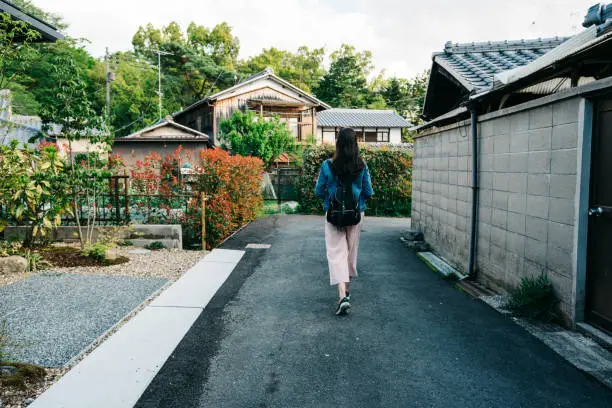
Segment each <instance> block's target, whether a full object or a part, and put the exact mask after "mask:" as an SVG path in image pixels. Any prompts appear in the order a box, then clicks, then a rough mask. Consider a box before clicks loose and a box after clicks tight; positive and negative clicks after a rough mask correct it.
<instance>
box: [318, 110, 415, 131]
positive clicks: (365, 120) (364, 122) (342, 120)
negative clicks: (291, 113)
mask: <svg viewBox="0 0 612 408" xmlns="http://www.w3.org/2000/svg"><path fill="white" fill-rule="evenodd" d="M317 122H318V125H319V126H322V127H389V128H391V127H400V128H403V127H410V126H411V124H410V122H408V121H407V120H406V119H404V118H402V117H401V116H400V115H398V114H397V113H396V112H395V111H394V110H374V109H327V110H324V111H321V112H319V113H317Z"/></svg>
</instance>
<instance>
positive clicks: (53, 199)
mask: <svg viewBox="0 0 612 408" xmlns="http://www.w3.org/2000/svg"><path fill="white" fill-rule="evenodd" d="M64 176H65V175H64V163H63V162H62V160H61V158H60V157H59V155H58V152H57V150H56V149H55V147H53V146H46V147H41V148H40V149H39V150H34V149H31V148H27V147H23V148H19V146H18V142H17V141H16V140H13V141H12V142H11V144H10V145H9V146H0V204H1V205H2V206H3V210H4V211H3V213H4V216H5V218H0V231H1V230H2V229H3V228H4V227H5V226H6V225H7V224H8V221H9V220H8V218H12V219H13V220H15V221H17V222H22V223H25V224H26V225H29V226H31V227H32V228H31V229H29V231H28V234H27V236H26V244H30V243H31V242H32V241H33V240H34V239H36V238H37V237H38V236H42V237H45V236H46V235H47V233H48V232H49V231H50V230H51V229H53V228H55V227H57V226H58V225H59V224H60V223H61V217H62V215H63V214H64V213H66V212H70V202H69V199H68V196H67V195H66V192H65V185H66V184H65V177H64Z"/></svg>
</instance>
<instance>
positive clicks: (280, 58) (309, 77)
mask: <svg viewBox="0 0 612 408" xmlns="http://www.w3.org/2000/svg"><path fill="white" fill-rule="evenodd" d="M324 56H325V50H324V49H323V48H314V49H310V48H308V47H306V46H302V47H299V48H298V50H297V52H296V53H292V52H290V51H286V50H279V49H278V48H275V47H271V48H268V49H264V50H263V51H262V52H261V54H259V55H256V56H254V57H251V58H249V59H248V60H246V61H244V62H242V64H241V66H240V72H241V74H242V75H243V76H248V75H253V74H255V73H257V72H259V71H261V70H263V69H265V68H267V67H270V68H272V69H273V70H274V72H275V73H276V74H277V75H278V76H280V77H281V78H283V79H285V80H287V81H289V82H291V83H292V84H293V85H295V86H297V87H299V88H301V89H303V90H304V91H306V92H312V90H313V89H314V88H315V87H316V86H317V85H318V83H319V81H320V80H321V78H322V77H323V74H324V73H325V68H324V67H323V58H324Z"/></svg>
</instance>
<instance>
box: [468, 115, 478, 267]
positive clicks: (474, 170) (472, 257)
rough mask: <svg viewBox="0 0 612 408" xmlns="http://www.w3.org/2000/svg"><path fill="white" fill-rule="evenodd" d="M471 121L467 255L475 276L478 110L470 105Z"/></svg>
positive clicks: (469, 265)
mask: <svg viewBox="0 0 612 408" xmlns="http://www.w3.org/2000/svg"><path fill="white" fill-rule="evenodd" d="M470 113H471V121H472V219H471V228H470V249H469V251H470V252H469V256H468V276H469V277H475V276H476V273H475V272H476V271H475V270H474V265H475V263H476V262H475V256H476V237H477V235H476V234H477V232H476V229H477V222H476V217H477V216H478V112H477V109H476V106H474V105H471V106H470Z"/></svg>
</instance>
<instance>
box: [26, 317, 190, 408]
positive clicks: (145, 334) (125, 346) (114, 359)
mask: <svg viewBox="0 0 612 408" xmlns="http://www.w3.org/2000/svg"><path fill="white" fill-rule="evenodd" d="M201 312H202V309H199V308H198V309H186V308H165V307H164V308H160V307H146V308H144V309H143V310H142V311H141V312H140V313H138V314H137V315H136V316H135V317H134V318H133V319H132V320H130V321H129V322H128V323H126V324H125V325H124V326H123V327H121V329H120V330H119V331H118V332H117V333H115V334H114V335H113V336H111V337H110V338H109V339H108V340H106V341H105V342H104V343H102V344H101V345H100V346H99V347H98V348H97V349H95V350H94V351H93V352H92V353H91V354H90V355H88V356H87V357H86V358H85V359H84V360H83V361H81V362H80V363H79V364H77V365H76V366H75V367H74V368H73V369H72V370H70V371H69V372H68V373H67V374H66V375H65V376H63V377H62V378H61V379H60V380H59V381H58V382H57V383H56V384H54V385H53V386H52V387H51V388H49V389H48V390H47V391H46V392H45V393H43V394H42V395H41V396H40V397H39V398H38V399H36V400H35V401H34V403H32V404H31V405H30V408H84V407H87V408H108V407H113V408H123V407H126V408H127V407H130V408H131V407H133V406H134V405H135V404H136V402H137V401H138V399H139V398H140V396H141V395H142V393H143V392H144V390H145V389H146V388H147V387H148V385H149V384H150V383H151V381H152V380H153V378H154V377H155V375H156V374H157V372H158V371H159V370H160V369H161V367H162V366H163V364H164V362H165V361H166V359H167V358H168V357H169V356H170V354H171V353H172V351H174V349H175V348H176V346H177V345H178V343H179V342H180V341H181V340H182V338H183V337H184V336H185V334H186V333H187V331H188V330H189V328H190V327H191V325H192V324H193V322H195V320H196V319H197V318H198V316H199V315H200V313H201Z"/></svg>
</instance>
